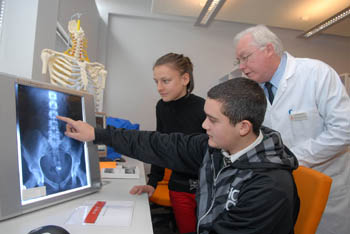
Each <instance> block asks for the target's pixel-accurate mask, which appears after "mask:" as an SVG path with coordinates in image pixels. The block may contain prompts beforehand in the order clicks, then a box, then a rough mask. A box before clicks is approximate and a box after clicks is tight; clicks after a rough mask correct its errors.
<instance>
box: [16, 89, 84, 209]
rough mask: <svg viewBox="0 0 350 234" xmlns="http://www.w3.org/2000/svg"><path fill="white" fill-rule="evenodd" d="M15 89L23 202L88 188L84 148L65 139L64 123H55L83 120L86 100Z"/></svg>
mask: <svg viewBox="0 0 350 234" xmlns="http://www.w3.org/2000/svg"><path fill="white" fill-rule="evenodd" d="M16 89H17V90H16V91H17V92H16V95H17V96H16V98H17V106H16V111H17V134H18V135H17V138H18V141H19V142H20V144H19V148H20V149H19V152H20V155H19V162H20V167H21V168H20V173H22V175H21V180H22V181H21V192H22V202H23V201H24V202H25V201H28V200H31V199H34V198H37V197H44V196H47V195H53V194H56V193H60V192H64V191H67V190H71V189H76V188H79V187H83V186H88V185H89V183H90V182H89V181H88V180H87V178H88V175H87V173H88V172H87V170H86V168H87V165H86V162H87V159H86V158H85V149H84V144H83V143H81V142H78V141H76V140H73V139H71V138H69V137H66V136H65V135H64V132H65V129H66V125H65V123H63V122H62V121H59V120H57V119H56V116H57V115H62V116H67V117H70V118H72V119H75V120H83V113H84V110H83V107H82V106H83V105H82V102H83V98H82V97H80V96H75V95H71V94H66V93H61V92H58V91H54V90H49V89H42V88H37V87H31V86H26V85H20V84H18V85H17V87H16ZM28 191H30V192H28Z"/></svg>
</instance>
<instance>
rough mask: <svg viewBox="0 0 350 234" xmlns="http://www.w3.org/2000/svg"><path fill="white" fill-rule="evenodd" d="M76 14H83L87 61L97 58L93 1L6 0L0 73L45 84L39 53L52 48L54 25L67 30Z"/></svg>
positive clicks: (46, 77)
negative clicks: (58, 23) (58, 21)
mask: <svg viewBox="0 0 350 234" xmlns="http://www.w3.org/2000/svg"><path fill="white" fill-rule="evenodd" d="M76 12H81V13H83V16H82V17H81V20H82V27H83V28H84V30H85V33H86V35H87V38H88V40H89V43H88V46H89V47H88V55H89V57H90V58H91V61H95V60H96V57H97V46H98V40H99V39H98V38H99V34H98V30H99V29H98V25H99V23H100V22H99V21H100V17H99V13H98V11H97V7H96V3H95V1H94V0H74V1H71V0H60V1H59V0H8V1H6V8H5V17H4V25H3V32H2V34H1V40H0V72H4V73H9V74H12V75H15V76H19V77H22V78H27V79H33V80H39V81H46V82H48V76H43V75H42V74H41V68H42V62H41V59H40V55H41V51H42V50H43V49H44V48H49V49H54V48H55V40H56V35H55V33H56V22H57V20H60V23H61V24H62V25H64V27H67V24H68V21H69V19H70V17H71V15H73V14H74V13H76Z"/></svg>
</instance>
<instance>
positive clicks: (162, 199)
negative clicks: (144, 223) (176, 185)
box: [149, 168, 172, 207]
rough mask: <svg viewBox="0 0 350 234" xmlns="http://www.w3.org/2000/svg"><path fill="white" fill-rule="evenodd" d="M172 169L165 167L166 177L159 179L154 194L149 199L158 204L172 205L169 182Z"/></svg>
mask: <svg viewBox="0 0 350 234" xmlns="http://www.w3.org/2000/svg"><path fill="white" fill-rule="evenodd" d="M171 173H172V170H170V169H168V168H165V171H164V177H163V180H162V181H159V182H158V184H157V187H156V190H155V191H154V193H153V195H152V196H151V197H150V198H149V200H150V201H151V202H153V203H155V204H157V205H161V206H166V207H171V201H170V197H169V189H168V182H169V179H170V176H171Z"/></svg>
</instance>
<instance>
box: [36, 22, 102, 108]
mask: <svg viewBox="0 0 350 234" xmlns="http://www.w3.org/2000/svg"><path fill="white" fill-rule="evenodd" d="M68 30H69V32H70V37H71V40H72V47H71V48H69V49H68V50H67V51H65V52H64V53H60V52H57V51H54V50H50V49H44V50H43V51H42V52H41V60H42V62H43V68H42V73H43V74H46V72H47V67H48V68H49V74H50V81H51V83H52V84H55V85H59V86H64V87H68V88H73V89H77V90H86V91H88V92H89V93H91V94H93V95H94V97H95V105H96V108H95V111H97V112H101V111H102V107H103V90H104V88H105V80H106V76H107V71H106V70H105V67H104V66H103V65H102V64H100V63H97V62H94V63H90V62H89V58H88V56H87V51H86V48H87V40H86V38H85V34H84V31H83V29H82V28H81V27H80V20H79V19H78V20H71V21H69V24H68Z"/></svg>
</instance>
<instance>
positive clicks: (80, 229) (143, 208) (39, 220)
mask: <svg viewBox="0 0 350 234" xmlns="http://www.w3.org/2000/svg"><path fill="white" fill-rule="evenodd" d="M126 160H127V162H126V163H127V164H128V165H137V166H139V168H140V178H139V179H103V180H102V183H103V187H102V189H101V190H100V191H99V192H97V193H93V194H90V195H87V196H84V197H81V198H77V199H74V200H71V201H67V202H64V203H61V204H58V205H54V206H51V207H47V208H44V209H41V210H37V211H34V212H31V213H28V214H24V215H21V216H18V217H15V218H12V219H8V220H5V221H1V222H0V230H2V231H5V230H6V231H5V232H6V233H8V234H27V233H28V232H29V231H31V230H32V229H35V228H37V227H40V226H44V225H49V224H53V225H58V226H62V227H64V228H65V229H66V230H67V231H69V232H70V233H71V234H79V233H84V234H90V233H91V234H96V233H103V234H108V233H113V234H124V233H128V234H153V229H152V222H151V215H150V209H149V203H148V196H147V194H143V195H130V194H129V190H130V189H131V188H132V186H134V185H141V184H145V183H146V180H145V173H144V167H143V164H142V163H141V162H139V161H137V160H134V159H131V158H126ZM88 200H111V201H113V200H114V201H134V203H135V206H134V213H133V218H132V222H131V225H130V226H129V227H107V226H91V225H89V226H82V225H70V224H65V223H66V221H67V220H68V218H69V217H70V215H71V214H72V213H73V211H74V209H75V208H77V207H79V206H81V205H83V203H84V202H85V201H88ZM2 231H1V232H2Z"/></svg>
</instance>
